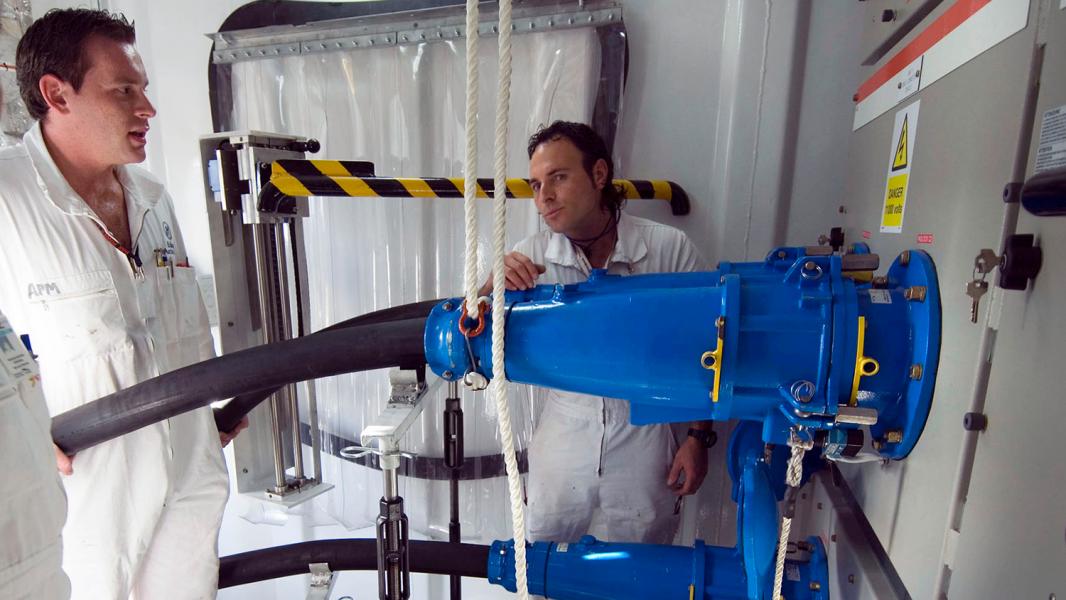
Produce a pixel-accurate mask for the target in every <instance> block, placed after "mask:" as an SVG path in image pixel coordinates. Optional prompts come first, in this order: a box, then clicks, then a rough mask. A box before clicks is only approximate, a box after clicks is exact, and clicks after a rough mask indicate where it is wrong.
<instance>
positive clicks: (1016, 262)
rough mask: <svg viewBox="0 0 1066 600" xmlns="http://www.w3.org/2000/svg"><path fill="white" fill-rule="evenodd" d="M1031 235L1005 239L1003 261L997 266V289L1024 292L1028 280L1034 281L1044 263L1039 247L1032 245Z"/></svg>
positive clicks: (1016, 235) (1027, 285)
mask: <svg viewBox="0 0 1066 600" xmlns="http://www.w3.org/2000/svg"><path fill="white" fill-rule="evenodd" d="M1034 242H1035V238H1034V237H1033V234H1031V233H1024V234H1015V235H1012V236H1010V237H1009V238H1007V245H1006V247H1005V248H1004V249H1003V259H1002V262H1001V263H1000V265H999V287H1001V288H1003V289H1005V290H1019V291H1022V290H1025V288H1027V287H1029V280H1030V279H1035V278H1036V275H1037V273H1039V272H1040V267H1041V266H1042V265H1043V262H1044V253H1043V251H1042V250H1041V249H1040V246H1036V245H1034Z"/></svg>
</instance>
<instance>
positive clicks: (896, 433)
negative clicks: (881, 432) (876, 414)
mask: <svg viewBox="0 0 1066 600" xmlns="http://www.w3.org/2000/svg"><path fill="white" fill-rule="evenodd" d="M885 440H886V441H888V443H890V444H898V443H900V442H902V441H903V431H902V430H900V429H893V430H892V431H889V432H887V433H885Z"/></svg>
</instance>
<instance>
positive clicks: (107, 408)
mask: <svg viewBox="0 0 1066 600" xmlns="http://www.w3.org/2000/svg"><path fill="white" fill-rule="evenodd" d="M425 323H426V319H425V318H424V317H421V318H413V319H403V320H399V321H388V322H372V323H369V324H362V325H353V326H349V327H343V328H339V329H336V330H333V331H321V332H318V333H315V334H314V335H310V336H306V337H303V338H297V339H294V340H285V341H282V342H277V343H274V344H266V345H263V346H257V347H255V348H249V349H247V350H242V351H240V352H234V353H231V354H226V355H224V356H220V357H218V358H213V359H211V360H207V361H204V362H200V363H197V364H194V365H190V366H188V367H184V368H182V369H177V370H175V371H171V372H169V373H166V374H164V375H161V376H159V377H156V378H153V379H149V380H148V381H143V382H141V383H138V384H137V385H134V386H131V387H128V388H126V389H124V390H120V391H118V392H115V393H114V394H111V395H109V396H105V397H103V398H100V399H98V400H94V401H93V402H89V403H88V404H84V405H82V406H79V407H77V408H75V409H73V410H70V411H67V412H65V413H63V414H61V415H58V416H56V417H55V418H54V419H52V440H53V441H54V442H55V443H56V445H58V446H59V447H60V448H62V449H63V450H64V451H65V452H67V453H68V454H73V453H75V452H78V451H80V450H84V449H85V448H88V447H90V446H94V445H96V444H99V443H100V442H104V441H107V440H110V439H114V438H116V437H118V436H120V435H124V434H126V433H129V432H131V431H134V430H137V429H140V428H141V427H144V426H145V425H149V424H151V423H156V422H158V421H161V420H163V419H167V418H169V417H172V416H174V415H178V414H181V413H184V412H187V411H189V410H192V409H195V408H199V407H201V406H206V405H208V404H210V403H211V402H216V401H219V400H225V399H226V398H232V397H234V396H237V395H239V394H245V393H248V392H250V391H255V390H264V389H270V388H278V387H281V386H283V385H285V384H288V383H296V382H299V381H306V380H308V379H316V378H319V377H328V376H331V375H338V374H341V373H352V372H355V371H369V370H372V369H382V368H387V367H395V366H409V365H420V364H423V363H424V362H425V351H424V349H423V343H424V342H423V337H424V329H425Z"/></svg>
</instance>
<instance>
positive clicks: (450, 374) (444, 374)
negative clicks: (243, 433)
mask: <svg viewBox="0 0 1066 600" xmlns="http://www.w3.org/2000/svg"><path fill="white" fill-rule="evenodd" d="M441 375H443V376H444V378H445V379H451V378H452V377H455V373H452V372H451V371H445V372H444V373H441Z"/></svg>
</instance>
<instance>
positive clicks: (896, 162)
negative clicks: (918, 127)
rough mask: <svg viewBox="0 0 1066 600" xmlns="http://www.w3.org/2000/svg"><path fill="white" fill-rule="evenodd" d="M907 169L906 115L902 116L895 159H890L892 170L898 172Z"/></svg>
mask: <svg viewBox="0 0 1066 600" xmlns="http://www.w3.org/2000/svg"><path fill="white" fill-rule="evenodd" d="M906 168H907V115H906V114H904V115H903V127H902V129H901V131H900V134H899V142H897V143H896V158H894V159H892V170H893V171H898V170H900V169H906Z"/></svg>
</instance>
